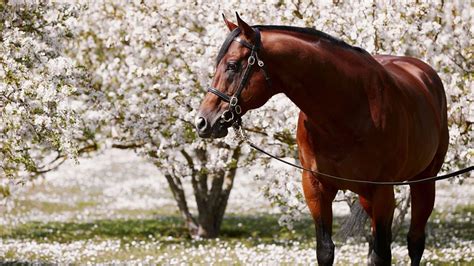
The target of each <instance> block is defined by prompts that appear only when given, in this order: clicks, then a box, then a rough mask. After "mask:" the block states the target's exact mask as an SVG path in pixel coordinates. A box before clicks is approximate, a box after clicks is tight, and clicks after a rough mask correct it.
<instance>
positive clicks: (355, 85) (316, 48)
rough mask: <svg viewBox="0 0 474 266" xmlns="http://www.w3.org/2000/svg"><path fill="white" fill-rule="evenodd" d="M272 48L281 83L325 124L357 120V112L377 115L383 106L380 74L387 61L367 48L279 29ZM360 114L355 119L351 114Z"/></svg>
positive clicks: (275, 71)
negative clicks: (372, 84)
mask: <svg viewBox="0 0 474 266" xmlns="http://www.w3.org/2000/svg"><path fill="white" fill-rule="evenodd" d="M274 38H275V39H274V41H275V44H274V45H273V47H272V48H270V49H269V53H270V54H269V56H268V57H269V58H271V62H270V63H269V65H274V66H278V67H277V68H273V69H272V72H273V73H275V74H276V76H277V77H278V83H279V84H278V86H279V89H280V91H281V92H283V93H285V94H286V95H287V96H288V97H289V98H290V99H291V100H292V101H293V102H294V103H295V104H296V105H297V106H298V107H299V108H300V109H301V110H302V111H303V112H304V113H305V114H306V115H307V116H308V117H309V118H316V119H317V120H318V121H319V122H322V123H319V124H326V123H329V124H328V125H330V124H331V122H332V121H336V120H337V121H338V123H339V124H340V125H342V124H343V123H344V122H345V121H346V123H353V121H356V119H355V118H356V117H358V118H359V120H360V116H361V115H369V116H372V119H374V117H373V116H374V115H373V113H374V112H375V113H377V112H378V111H377V110H373V109H374V106H381V105H380V104H381V102H379V103H376V102H374V101H381V95H380V92H378V91H377V86H369V85H368V84H370V83H373V82H377V79H378V76H377V73H381V71H377V70H381V66H380V65H379V64H378V63H377V62H376V61H375V60H374V59H373V58H372V57H371V56H370V55H369V54H367V53H365V52H361V51H357V50H355V49H352V48H350V47H343V46H341V45H337V44H333V43H331V42H330V41H329V40H326V39H323V37H321V38H317V37H316V38H315V39H314V38H313V40H310V41H308V40H305V39H300V38H297V37H295V36H292V35H285V34H277V35H276V36H274ZM351 117H354V119H351Z"/></svg>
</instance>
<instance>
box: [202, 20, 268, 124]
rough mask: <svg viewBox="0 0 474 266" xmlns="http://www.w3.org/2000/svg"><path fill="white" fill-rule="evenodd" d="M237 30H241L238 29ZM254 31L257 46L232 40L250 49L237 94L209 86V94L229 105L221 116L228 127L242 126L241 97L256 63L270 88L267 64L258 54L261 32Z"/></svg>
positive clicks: (239, 39) (239, 40)
mask: <svg viewBox="0 0 474 266" xmlns="http://www.w3.org/2000/svg"><path fill="white" fill-rule="evenodd" d="M236 30H240V29H238V28H237V29H236ZM254 30H255V44H253V45H252V44H251V43H248V42H246V41H244V40H242V39H241V38H240V37H236V38H234V39H233V40H232V41H235V42H238V43H240V44H241V45H242V46H244V47H246V48H248V49H250V55H249V57H248V59H247V66H246V67H245V70H244V74H243V76H242V79H241V80H240V83H239V86H238V87H237V90H236V91H235V93H234V94H233V95H232V96H229V95H227V94H225V93H223V92H221V91H219V90H218V89H216V88H214V87H212V86H209V87H208V89H207V91H208V92H211V93H213V94H215V95H217V97H219V98H220V99H221V100H223V101H224V102H227V103H229V108H228V109H227V110H225V111H224V112H223V113H222V115H221V123H227V124H228V125H236V126H237V125H240V123H241V114H242V107H241V106H240V105H239V100H240V95H241V94H242V91H243V90H244V88H245V87H246V85H247V83H248V80H249V79H250V75H251V74H252V71H253V70H254V65H255V62H257V65H258V67H260V68H261V69H262V70H263V75H264V76H265V80H266V81H267V84H268V85H269V86H270V78H269V76H268V74H267V71H266V69H265V64H264V63H263V61H262V60H260V58H259V57H258V52H259V51H260V48H261V45H262V41H261V36H260V31H259V30H258V29H257V28H254Z"/></svg>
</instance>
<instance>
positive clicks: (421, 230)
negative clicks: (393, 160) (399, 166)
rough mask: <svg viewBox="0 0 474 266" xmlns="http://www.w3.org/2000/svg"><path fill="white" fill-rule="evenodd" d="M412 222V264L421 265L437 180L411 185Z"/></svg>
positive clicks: (410, 243) (409, 241)
mask: <svg viewBox="0 0 474 266" xmlns="http://www.w3.org/2000/svg"><path fill="white" fill-rule="evenodd" d="M410 193H411V202H412V207H411V223H410V231H409V232H408V236H407V241H408V254H409V255H410V260H411V265H420V260H421V256H422V255H423V251H424V249H425V226H426V222H427V221H428V218H429V217H430V214H431V212H432V210H433V206H434V201H435V182H427V183H420V184H414V185H411V186H410Z"/></svg>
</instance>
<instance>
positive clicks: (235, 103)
mask: <svg viewBox="0 0 474 266" xmlns="http://www.w3.org/2000/svg"><path fill="white" fill-rule="evenodd" d="M238 102H239V99H237V97H235V96H232V97H231V98H230V101H229V104H230V106H232V107H235V106H236V105H237V103H238Z"/></svg>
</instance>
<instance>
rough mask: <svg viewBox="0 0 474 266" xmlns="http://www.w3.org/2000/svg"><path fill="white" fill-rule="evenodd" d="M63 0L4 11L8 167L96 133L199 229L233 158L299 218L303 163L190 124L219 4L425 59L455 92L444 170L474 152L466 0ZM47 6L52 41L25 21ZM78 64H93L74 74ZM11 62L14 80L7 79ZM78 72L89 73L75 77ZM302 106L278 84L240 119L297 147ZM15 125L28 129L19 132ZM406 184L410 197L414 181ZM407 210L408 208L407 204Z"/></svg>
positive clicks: (263, 135) (213, 220) (273, 147)
mask: <svg viewBox="0 0 474 266" xmlns="http://www.w3.org/2000/svg"><path fill="white" fill-rule="evenodd" d="M61 7H64V6H63V5H59V4H56V5H53V4H52V5H51V6H49V7H48V8H45V7H42V6H41V5H40V6H22V8H23V9H24V10H25V12H27V13H29V14H37V16H39V18H36V17H34V16H36V15H33V16H30V17H24V18H22V19H21V20H19V21H21V23H24V24H25V25H26V26H24V27H16V26H15V27H16V28H15V27H11V26H8V25H17V24H7V22H8V21H13V20H14V19H11V18H8V16H9V15H8V14H9V13H6V12H2V16H4V18H7V19H3V20H2V21H5V22H3V24H2V25H3V26H2V27H3V28H4V29H5V30H2V33H1V34H2V40H7V41H6V42H3V43H2V46H1V47H2V50H1V51H0V56H1V57H0V58H1V60H2V61H0V63H1V64H2V67H3V72H2V71H1V70H0V78H1V81H0V82H1V83H0V84H1V86H2V87H0V97H2V98H1V101H0V106H2V109H1V111H2V115H1V117H0V119H1V123H0V128H1V129H2V133H3V132H6V133H5V135H2V136H1V137H0V139H1V141H2V142H1V143H2V152H1V153H0V156H3V157H2V162H6V163H5V164H4V165H2V169H7V170H8V171H5V172H12V171H15V172H18V171H23V170H27V171H29V172H35V171H38V169H40V168H41V167H38V166H37V165H42V164H41V163H38V162H35V163H30V161H29V160H19V159H16V158H33V157H32V156H38V158H42V160H46V159H50V158H51V156H52V157H53V159H54V158H55V156H54V154H59V152H60V153H61V154H63V153H64V152H66V151H72V154H74V151H75V150H77V149H78V147H79V146H78V144H77V143H76V141H82V142H80V143H83V142H84V140H86V143H87V141H89V140H91V139H93V140H95V141H96V142H101V143H106V144H107V145H108V143H113V145H112V146H115V147H118V148H127V149H135V150H137V152H138V153H139V154H141V155H143V156H146V157H147V158H149V159H150V160H152V161H153V162H154V163H155V164H156V166H157V167H159V168H160V170H161V171H162V172H163V175H164V176H165V178H166V179H167V181H168V184H169V186H170V189H171V191H172V192H173V195H174V197H175V199H176V201H177V204H178V207H179V210H180V212H181V214H182V216H183V217H184V219H185V221H186V223H187V225H188V228H189V230H190V232H191V234H193V235H199V236H203V237H215V236H217V234H218V233H219V228H220V225H221V222H222V218H223V215H224V212H225V207H226V204H227V199H228V197H229V193H230V191H231V189H232V186H233V180H234V177H235V173H236V168H237V167H263V168H264V169H265V175H261V176H258V177H257V179H260V180H264V182H262V183H263V184H264V185H263V186H262V191H263V193H264V195H266V196H267V197H268V198H269V199H270V200H271V201H272V202H274V203H275V204H276V205H279V206H281V210H282V214H283V215H282V217H281V219H280V221H281V223H282V224H286V225H291V223H292V221H294V220H295V219H298V218H299V217H301V215H302V213H303V212H304V210H305V209H306V208H305V207H304V206H305V205H304V203H303V202H302V196H301V191H300V184H299V181H298V180H299V179H300V173H298V172H297V171H295V170H285V171H282V170H281V169H280V168H278V169H277V168H274V167H272V166H271V165H270V164H269V159H268V158H264V157H261V156H260V155H257V154H256V153H255V152H254V151H251V150H250V149H249V147H247V146H246V145H241V143H239V142H238V141H235V140H233V139H232V138H231V137H230V138H227V139H225V140H219V141H218V140H215V141H204V140H201V139H199V138H197V136H196V134H195V132H194V128H193V121H194V116H195V110H196V109H197V107H198V105H199V103H200V101H201V99H202V97H203V95H204V93H205V88H206V86H207V85H208V83H209V82H210V80H211V77H212V73H213V71H214V58H215V55H216V53H217V51H218V49H219V46H220V43H221V42H222V41H223V40H224V38H225V36H226V34H227V30H226V28H225V25H224V23H223V22H222V20H221V17H220V16H221V13H222V12H224V13H227V14H232V13H233V12H234V11H239V12H240V13H241V14H242V16H244V17H245V18H246V19H247V20H248V21H250V22H252V23H254V24H286V25H294V26H304V27H316V28H318V29H320V30H322V31H325V32H327V33H329V34H332V35H334V36H338V37H340V38H342V39H343V40H345V41H346V42H348V43H350V44H354V45H358V46H361V47H363V48H364V49H366V50H367V51H369V52H371V53H391V54H398V55H401V54H407V55H411V56H415V57H419V58H422V59H424V60H425V61H427V62H428V63H429V64H430V65H432V66H433V67H434V68H435V69H436V70H437V71H438V72H439V73H440V75H441V77H442V79H443V81H444V84H445V87H446V91H447V94H448V101H449V107H450V108H449V117H450V129H451V147H450V151H449V153H448V156H447V159H446V164H445V170H447V169H453V168H456V167H462V166H465V165H469V164H472V163H473V161H474V159H473V158H474V146H473V145H474V141H473V138H474V133H473V130H472V123H473V122H474V103H473V102H474V95H473V91H472V85H473V81H472V48H470V47H472V45H473V43H472V38H466V37H464V36H472V27H470V25H471V24H472V15H471V14H470V13H469V5H468V4H466V3H461V2H459V3H444V2H441V3H431V4H426V3H416V2H413V3H408V4H403V5H402V4H391V5H388V4H387V5H386V4H379V3H377V2H376V1H361V2H360V3H357V4H353V3H349V2H344V3H342V2H339V1H333V2H328V3H314V2H303V1H257V2H255V1H243V2H242V1H234V0H231V1H226V2H225V3H220V4H213V3H209V2H207V1H200V0H192V1H191V0H188V1H182V2H178V3H175V2H170V1H164V0H162V1H133V2H129V3H126V2H112V1H105V0H104V1H90V2H88V1H86V2H79V4H78V6H77V7H75V8H74V9H73V10H74V12H72V11H68V10H71V9H67V8H66V9H65V8H61ZM2 8H5V6H2ZM28 8H29V9H28ZM19 10H21V9H19ZM31 11H34V12H31ZM68 12H69V13H71V12H72V13H71V15H70V16H69V15H67V14H69V13H68ZM3 13H6V14H3ZM44 16H45V17H46V18H43V19H40V18H41V17H44ZM47 18H50V19H51V18H54V21H56V20H60V21H62V22H61V23H56V24H53V25H54V26H51V27H46V28H43V29H41V30H40V32H43V33H44V34H46V35H47V36H51V38H53V37H54V38H53V39H54V40H56V41H55V42H53V43H49V42H46V41H44V40H46V39H43V37H40V36H39V35H38V33H37V31H36V30H33V31H28V30H29V29H30V28H31V25H36V24H38V25H40V26H41V27H44V26H43V25H49V24H48V23H50V22H48V21H49V20H48V19H47ZM32 22H35V23H32ZM9 23H10V22H9ZM17 23H18V22H17ZM21 23H20V24H21ZM60 33H61V34H60ZM68 36H70V37H69V38H68ZM24 40H28V41H29V42H34V43H28V42H26V41H24ZM48 40H49V39H48ZM18 41H20V43H22V42H26V43H27V44H25V45H28V46H21V47H29V48H28V49H26V50H25V51H26V52H22V54H25V53H26V54H28V55H30V56H29V57H28V58H30V59H28V60H23V59H20V60H12V58H15V56H13V57H12V56H11V55H12V54H15V53H16V52H15V51H16V50H15V49H17V48H15V47H17V46H16V45H17V42H18ZM37 42H39V44H38V43H37ZM41 45H44V46H45V47H46V48H47V49H46V51H49V50H51V51H52V52H44V55H43V54H41V56H42V57H40V58H43V59H41V60H39V59H38V60H37V58H36V55H37V54H38V52H37V51H38V50H35V49H33V47H41ZM63 45H65V46H66V47H67V49H66V50H67V56H65V54H64V53H63V51H64V49H65V48H64V47H63ZM48 49H49V50H48ZM18 58H22V57H21V56H20V57H18ZM50 61H51V62H50ZM4 62H10V63H4ZM74 66H76V67H74ZM8 69H14V70H13V71H8ZM79 69H81V70H82V71H85V72H87V73H88V75H86V76H81V75H76V74H73V73H76V71H77V70H79ZM10 72H12V73H17V74H15V75H18V76H19V78H15V79H12V78H10V76H11V74H9V73H10ZM16 80H19V82H16ZM32 82H33V84H31V83H32ZM81 82H82V83H85V84H86V85H84V84H81V85H80V86H79V85H77V83H81ZM28 84H29V85H28ZM40 85H42V86H40ZM42 88H46V89H42ZM79 88H87V89H85V90H83V89H79ZM42 90H44V92H43V91H42ZM78 90H80V91H79V92H78ZM28 91H30V92H31V93H25V92H28ZM10 93H12V94H11V95H10ZM12 95H13V96H15V97H13V98H12ZM16 95H18V96H16ZM7 96H8V97H7ZM21 97H27V98H21ZM11 99H13V100H11ZM33 102H34V103H36V104H37V105H38V106H40V107H41V108H42V109H43V110H44V111H43V112H42V113H41V114H38V113H35V112H33V111H32V110H35V109H28V108H26V107H25V106H27V105H26V104H25V103H28V104H29V105H32V103H33ZM3 107H4V108H3ZM297 114H298V110H297V108H296V107H294V106H293V105H292V103H290V102H289V101H288V100H286V99H285V98H284V97H282V96H277V97H274V98H273V99H272V100H271V101H270V102H269V103H267V104H266V105H265V107H264V108H262V109H259V110H258V111H253V112H250V114H248V115H247V116H246V117H244V121H243V124H244V127H245V128H246V129H247V131H249V132H250V135H251V138H252V141H253V142H256V143H257V144H259V145H260V146H264V147H268V149H269V150H270V151H271V152H272V153H275V154H278V155H280V156H284V157H289V158H296V146H295V140H294V136H295V129H296V126H295V124H296V119H297ZM22 121H23V122H25V123H21V122H22ZM26 122H27V123H26ZM43 124H44V125H48V126H43ZM32 125H33V126H32ZM38 128H45V129H44V130H43V131H41V130H40V131H38V130H37V129H38ZM36 132H42V133H41V136H44V137H42V138H40V139H41V141H38V140H36V139H35V136H36V135H35V134H37V133H36ZM19 134H25V137H20V138H18V136H20V135H19ZM72 136H75V137H72ZM77 136H83V137H77ZM84 136H86V137H84ZM72 140H74V141H72ZM70 147H73V148H70ZM12 151H15V153H13V152H12ZM25 154H26V155H25ZM52 154H53V155H52ZM3 158H6V159H5V160H4V159H3ZM35 158H36V157H35ZM257 158H258V160H256V159H257ZM24 162H28V163H27V164H25V163H24ZM27 165H36V166H35V167H26V166H27ZM0 174H1V173H0ZM10 176H11V175H10ZM186 182H190V183H191V186H192V188H193V193H194V198H195V201H196V205H197V211H198V212H197V215H193V214H192V212H191V211H190V208H189V206H188V205H189V195H186V193H185V190H184V188H183V187H184V184H185V183H186ZM400 195H401V196H400V197H405V198H406V193H400ZM342 197H345V196H344V195H342ZM347 197H349V196H347ZM402 205H403V204H402ZM402 205H401V206H402ZM403 206H405V205H403ZM400 213H401V214H402V216H401V218H403V213H404V211H403V210H402V211H401V212H400ZM401 218H400V219H401Z"/></svg>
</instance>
